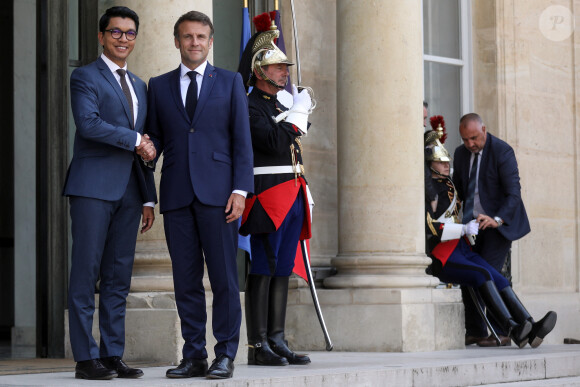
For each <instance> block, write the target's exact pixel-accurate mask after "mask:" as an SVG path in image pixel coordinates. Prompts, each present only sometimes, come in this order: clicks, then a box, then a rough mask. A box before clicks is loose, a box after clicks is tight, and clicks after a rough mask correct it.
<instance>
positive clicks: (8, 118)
mask: <svg viewBox="0 0 580 387" xmlns="http://www.w3.org/2000/svg"><path fill="white" fill-rule="evenodd" d="M0 25H3V26H5V27H6V28H4V32H3V40H4V42H3V46H4V47H3V50H4V54H3V55H1V56H0V74H4V75H5V76H4V77H3V80H2V87H0V117H1V122H0V138H1V139H2V143H3V144H4V146H3V147H2V151H1V152H0V165H1V166H2V167H1V168H0V185H1V187H2V188H1V189H0V203H2V205H0V358H2V357H7V356H10V336H11V330H12V327H13V326H14V147H13V144H14V102H13V100H14V81H13V77H12V74H13V73H14V33H13V29H12V26H13V25H14V7H13V1H2V2H0Z"/></svg>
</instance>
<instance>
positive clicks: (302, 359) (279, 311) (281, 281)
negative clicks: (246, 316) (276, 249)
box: [268, 277, 310, 365]
mask: <svg viewBox="0 0 580 387" xmlns="http://www.w3.org/2000/svg"><path fill="white" fill-rule="evenodd" d="M289 279H290V277H272V281H271V282H270V300H269V305H270V306H269V309H268V342H269V343H270V347H271V348H272V351H274V352H275V353H276V354H277V355H280V356H283V357H285V358H286V359H288V361H289V362H290V364H300V365H302V364H308V363H310V358H309V357H308V356H306V355H299V354H297V353H294V352H292V351H291V350H290V348H288V342H287V341H286V340H285V339H284V327H285V323H286V304H287V303H288V281H289Z"/></svg>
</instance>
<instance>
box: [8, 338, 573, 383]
mask: <svg viewBox="0 0 580 387" xmlns="http://www.w3.org/2000/svg"><path fill="white" fill-rule="evenodd" d="M310 357H311V359H312V364H310V365H308V366H287V367H260V366H248V365H246V364H244V362H240V363H239V364H237V365H236V369H235V373H234V377H233V378H232V379H228V380H220V381H213V382H212V381H209V380H206V379H202V378H192V379H178V380H172V379H167V378H166V377H165V371H166V370H167V368H169V366H165V367H149V368H144V369H143V371H144V372H145V376H144V377H143V378H141V379H139V381H138V382H136V383H137V384H139V386H142V387H150V386H209V385H212V386H220V387H263V386H287V387H294V386H300V387H301V386H320V387H363V386H364V387H367V386H385V385H388V386H397V387H399V386H450V385H453V386H473V385H489V384H494V383H513V385H514V386H543V385H549V386H573V385H577V382H578V380H579V379H578V376H579V375H580V368H579V367H578V366H577V365H578V363H579V362H580V345H548V346H546V345H542V346H541V347H539V348H537V349H531V348H530V347H526V348H524V349H517V348H515V347H501V348H478V347H469V348H467V349H460V350H453V351H438V352H420V353H360V352H359V353H352V352H313V353H310ZM210 360H212V359H211V357H210ZM237 360H238V359H237ZM239 360H243V359H239ZM556 364H559V366H558V367H556V368H554V365H556ZM557 378H561V379H557ZM86 383H89V384H90V382H86ZM127 383H128V381H127V380H123V379H113V380H111V381H109V382H107V383H106V384H107V385H110V384H112V385H118V386H124V385H127ZM83 384H84V383H83ZM93 384H95V385H96V384H97V383H93ZM0 385H43V386H76V385H78V381H77V380H75V379H74V378H73V373H72V372H58V373H45V374H36V375H9V376H0ZM91 385H92V384H91ZM508 385H510V384H508ZM501 386H504V384H501Z"/></svg>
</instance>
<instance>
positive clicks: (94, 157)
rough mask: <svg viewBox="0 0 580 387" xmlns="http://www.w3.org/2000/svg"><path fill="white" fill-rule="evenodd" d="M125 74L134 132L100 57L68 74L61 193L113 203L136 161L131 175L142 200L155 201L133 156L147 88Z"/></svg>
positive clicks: (148, 174) (150, 181)
mask: <svg viewBox="0 0 580 387" xmlns="http://www.w3.org/2000/svg"><path fill="white" fill-rule="evenodd" d="M127 74H128V75H129V78H130V82H131V83H132V85H133V89H134V90H135V94H136V95H137V100H138V105H139V110H138V114H137V122H136V124H135V130H133V129H131V127H132V125H131V119H130V114H131V113H130V110H129V104H128V102H127V99H126V98H125V95H124V94H123V90H122V89H121V86H120V85H119V83H118V82H117V80H116V79H115V77H114V75H113V74H112V73H111V70H110V69H109V67H107V65H106V64H105V62H104V61H103V60H102V59H101V58H98V59H97V60H96V61H95V62H93V63H90V64H88V65H86V66H83V67H79V68H78V69H76V70H74V71H73V73H72V74H71V78H70V90H71V105H72V112H73V116H74V120H75V124H76V127H77V130H76V132H75V141H74V150H73V157H72V160H71V163H70V166H69V169H68V173H67V177H66V181H65V186H64V190H63V194H64V195H66V196H84V197H89V198H95V199H101V200H110V201H114V200H119V199H120V198H121V197H122V196H123V194H124V193H125V189H126V188H127V184H128V182H129V177H130V176H131V168H132V167H133V164H134V163H135V162H137V161H136V160H139V161H138V168H137V169H136V171H137V173H136V174H137V177H138V180H139V188H140V191H141V196H142V199H143V202H144V203H145V202H156V201H157V194H156V191H155V181H154V178H153V169H151V168H148V167H146V166H145V165H144V163H143V162H142V161H141V160H140V159H138V158H136V157H135V143H136V142H137V134H136V133H135V131H138V132H139V133H141V134H142V133H143V128H144V125H145V115H146V113H147V86H146V85H145V82H143V81H142V80H141V79H139V78H138V77H136V76H135V75H134V74H132V73H129V72H128V73H127Z"/></svg>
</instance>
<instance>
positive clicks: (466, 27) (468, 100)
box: [421, 0, 473, 114]
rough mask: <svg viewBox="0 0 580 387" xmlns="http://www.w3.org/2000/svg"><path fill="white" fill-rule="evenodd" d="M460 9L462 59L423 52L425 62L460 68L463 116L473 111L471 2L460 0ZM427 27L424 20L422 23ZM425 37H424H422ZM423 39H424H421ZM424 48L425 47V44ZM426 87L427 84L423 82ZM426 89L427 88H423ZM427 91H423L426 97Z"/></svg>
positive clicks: (469, 0) (460, 93)
mask: <svg viewBox="0 0 580 387" xmlns="http://www.w3.org/2000/svg"><path fill="white" fill-rule="evenodd" d="M458 2H459V7H460V18H461V20H460V26H461V35H460V39H461V41H460V45H461V59H456V58H449V57H443V56H437V55H427V54H425V52H424V51H423V62H424V63H425V62H431V63H442V64H449V65H453V66H457V67H459V68H460V77H461V81H460V84H461V90H459V95H460V101H461V114H466V113H469V112H472V111H473V76H472V74H473V57H472V44H471V42H472V40H471V0H458ZM421 18H423V2H422V1H421ZM421 25H422V26H424V25H425V23H424V20H422V23H421ZM421 36H423V35H421ZM421 39H422V38H421ZM422 47H423V48H424V47H425V45H424V44H423V45H422ZM423 85H425V82H423ZM423 87H425V86H423ZM425 91H426V90H425V89H424V90H423V93H424V95H426V92H425Z"/></svg>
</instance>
